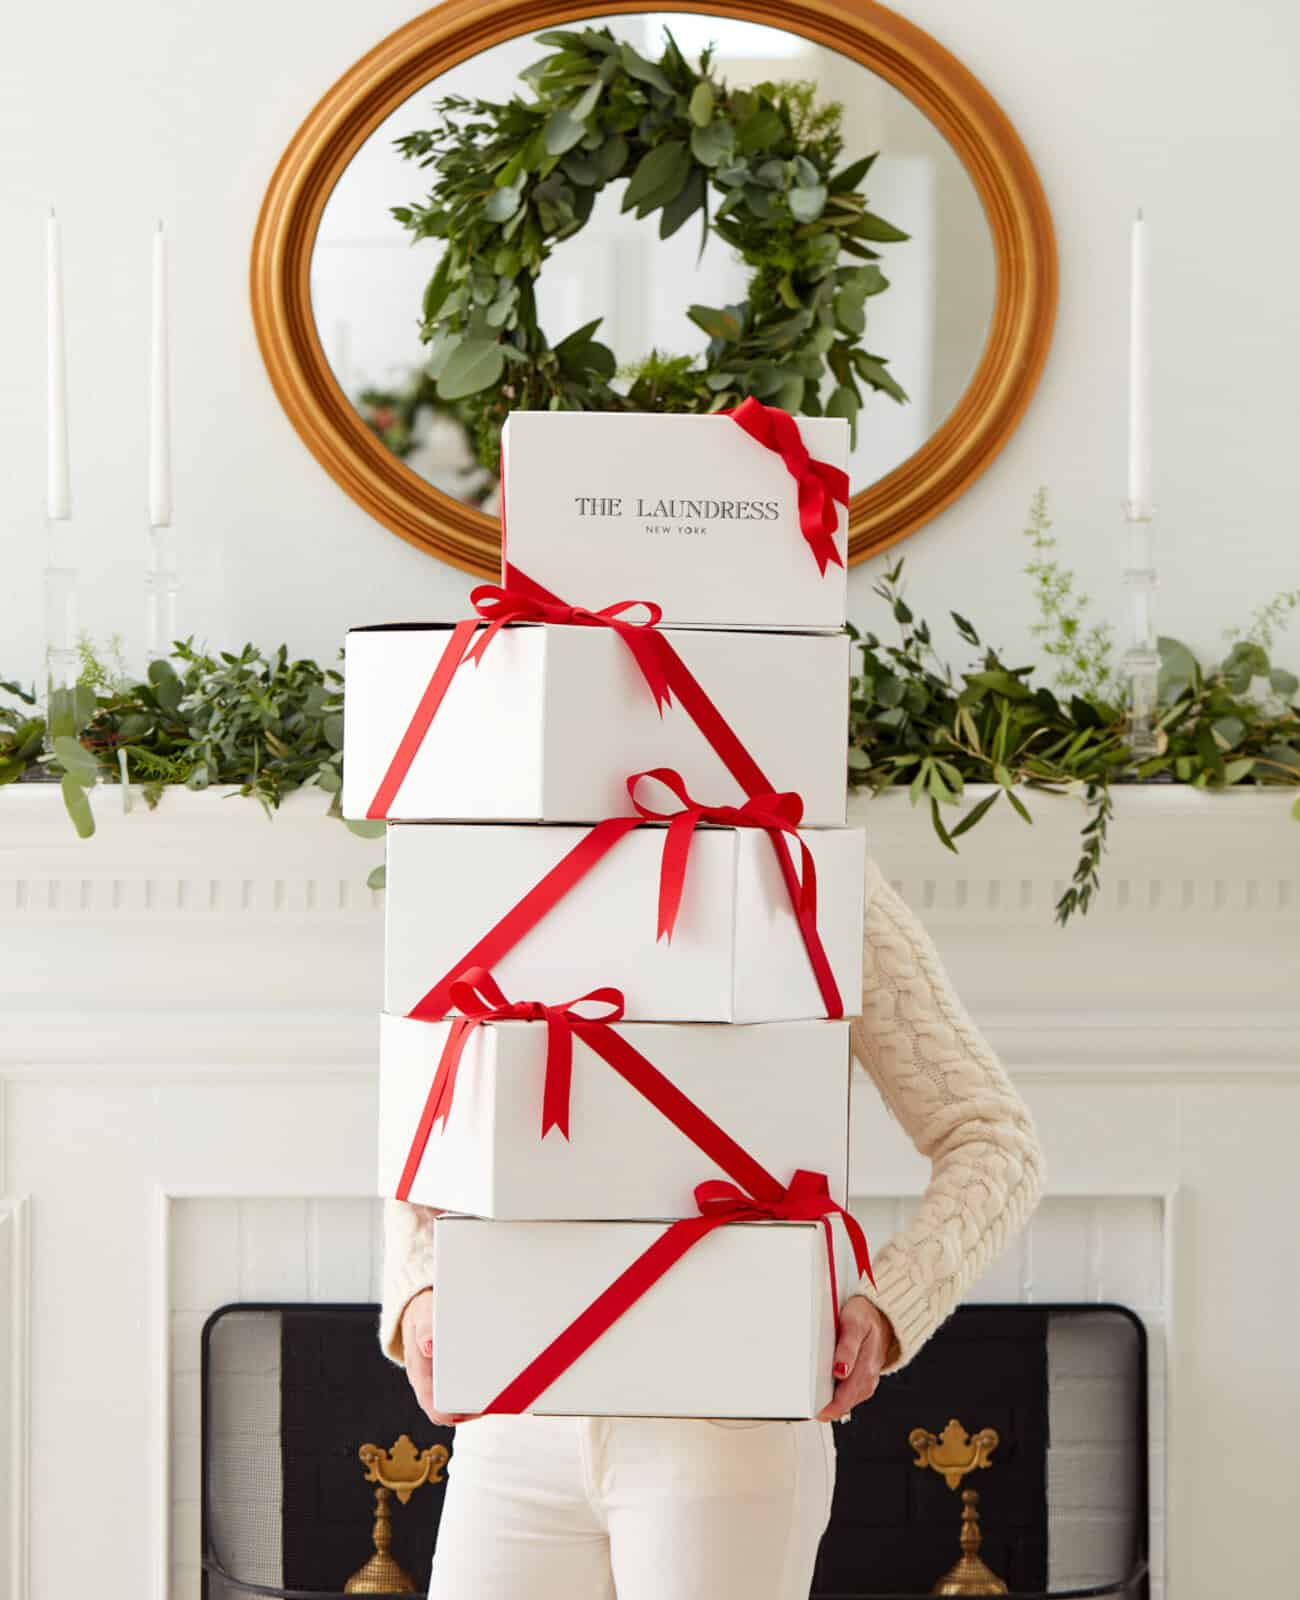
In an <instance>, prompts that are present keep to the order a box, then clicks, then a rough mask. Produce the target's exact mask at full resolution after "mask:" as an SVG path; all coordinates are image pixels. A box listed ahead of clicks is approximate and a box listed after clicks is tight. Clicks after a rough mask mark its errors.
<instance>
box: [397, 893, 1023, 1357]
mask: <svg viewBox="0 0 1300 1600" xmlns="http://www.w3.org/2000/svg"><path fill="white" fill-rule="evenodd" d="M862 991H863V1014H862V1016H861V1017H860V1018H859V1019H857V1020H855V1021H854V1022H853V1024H852V1026H851V1029H850V1033H851V1037H852V1041H853V1053H854V1055H855V1056H856V1057H857V1058H858V1060H859V1061H860V1062H861V1064H862V1065H863V1066H864V1067H865V1068H866V1070H867V1072H868V1073H870V1075H871V1078H872V1081H873V1082H874V1083H875V1085H876V1088H877V1089H878V1090H879V1091H880V1094H881V1097H882V1098H883V1100H884V1102H885V1105H886V1106H887V1107H888V1109H889V1111H890V1113H891V1114H892V1115H893V1117H894V1118H895V1119H896V1120H897V1121H898V1122H899V1123H900V1124H901V1126H902V1128H903V1130H904V1131H905V1132H906V1133H907V1135H908V1137H909V1138H910V1139H911V1141H912V1143H913V1144H914V1145H915V1146H916V1148H917V1149H918V1150H919V1151H920V1152H921V1154H922V1155H924V1156H926V1157H928V1159H929V1161H930V1182H929V1185H928V1186H927V1188H926V1191H925V1194H924V1196H923V1197H922V1200H921V1204H920V1206H919V1207H918V1208H917V1212H916V1215H915V1216H914V1217H913V1219H912V1222H911V1223H910V1225H909V1226H908V1227H907V1229H906V1230H905V1231H904V1232H902V1233H900V1234H899V1235H897V1237H895V1238H893V1239H890V1240H889V1242H888V1243H887V1244H885V1245H884V1246H882V1247H881V1248H880V1249H879V1250H878V1251H876V1250H873V1252H872V1255H873V1262H872V1266H873V1270H874V1272H875V1275H876V1287H875V1288H874V1289H873V1288H872V1286H871V1284H870V1283H869V1282H868V1281H867V1280H866V1279H865V1278H864V1279H863V1281H862V1283H861V1285H860V1288H859V1292H860V1293H861V1294H864V1295H865V1296H866V1297H867V1299H869V1300H871V1301H873V1302H874V1303H875V1304H876V1305H878V1306H879V1307H880V1309H881V1310H882V1311H883V1312H884V1313H885V1315H886V1316H887V1317H888V1318H889V1320H890V1322H891V1323H892V1324H893V1326H894V1334H895V1338H894V1343H893V1345H892V1347H891V1349H890V1351H889V1353H888V1355H887V1357H886V1362H885V1367H884V1371H885V1372H895V1371H897V1370H898V1368H899V1367H902V1366H905V1365H906V1364H907V1362H908V1361H910V1360H911V1359H912V1357H913V1356H914V1355H915V1354H916V1352H917V1351H918V1350H919V1349H920V1348H921V1346H922V1345H923V1344H924V1343H925V1341H926V1340H927V1339H928V1338H929V1337H930V1335H931V1334H932V1333H933V1332H934V1331H935V1329H936V1328H937V1327H938V1326H939V1324H940V1323H941V1322H943V1320H944V1319H945V1318H946V1317H947V1316H948V1315H949V1314H950V1313H951V1312H952V1311H953V1310H954V1309H955V1308H956V1306H957V1304H958V1302H959V1301H960V1300H961V1298H962V1295H963V1294H964V1293H965V1292H966V1290H967V1289H968V1288H969V1287H970V1286H971V1284H972V1283H973V1282H974V1281H975V1279H976V1278H977V1277H978V1276H979V1274H980V1273H981V1272H983V1270H984V1269H985V1267H987V1266H988V1264H989V1263H990V1262H991V1261H992V1260H993V1258H994V1256H996V1255H997V1254H998V1253H999V1252H1000V1251H1001V1250H1002V1248H1003V1246H1004V1245H1005V1244H1006V1243H1007V1242H1008V1240H1009V1239H1010V1238H1011V1237H1012V1235H1013V1234H1014V1233H1015V1232H1016V1231H1017V1230H1018V1229H1019V1228H1020V1227H1022V1226H1023V1224H1024V1223H1025V1221H1026V1220H1027V1218H1028V1217H1029V1214H1030V1212H1031V1211H1032V1210H1033V1209H1034V1206H1035V1205H1036V1204H1037V1201H1038V1196H1039V1192H1040V1189H1041V1186H1042V1180H1043V1157H1042V1151H1041V1149H1040V1148H1039V1144H1038V1140H1037V1137H1036V1136H1035V1133H1034V1127H1033V1123H1032V1122H1031V1120H1030V1117H1029V1112H1028V1111H1027V1109H1026V1108H1025V1105H1024V1102H1023V1101H1022V1100H1021V1098H1020V1096H1019V1095H1018V1094H1017V1093H1016V1090H1015V1089H1014V1088H1013V1087H1012V1084H1011V1082H1010V1080H1009V1079H1008V1077H1007V1075H1006V1073H1005V1072H1004V1071H1003V1069H1002V1067H1001V1066H1000V1064H999V1063H998V1060H997V1058H996V1057H995V1056H994V1054H993V1052H992V1050H990V1048H989V1046H988V1044H987V1043H986V1042H985V1040H984V1039H983V1038H982V1037H981V1035H980V1033H979V1032H978V1030H977V1029H976V1028H975V1025H974V1023H973V1022H972V1021H971V1019H970V1017H969V1015H968V1014H967V1012H966V1010H965V1008H964V1007H963V1006H962V1003H961V1001H960V1000H959V999H958V998H957V996H956V994H955V993H954V992H953V989H952V986H951V984H950V983H949V981H948V977H947V974H946V973H945V971H944V969H943V965H942V963H941V961H940V960H939V955H938V952H937V951H936V949H935V947H934V944H933V942H932V941H931V939H930V937H929V935H928V934H927V933H926V931H925V929H924V928H923V927H922V926H921V924H920V923H919V922H918V921H917V919H916V917H915V916H913V914H912V913H911V911H910V910H909V909H908V908H907V906H906V905H905V904H904V902H903V901H902V899H900V897H899V896H898V895H897V894H896V893H895V891H894V890H893V889H892V888H891V887H890V886H889V884H887V883H886V882H885V880H884V878H883V877H882V875H881V872H880V869H879V867H878V866H877V865H876V864H875V862H869V863H868V866H867V880H866V921H865V934H864V938H863V944H862ZM434 1215H435V1213H434V1212H433V1211H431V1210H430V1209H429V1208H427V1207H425V1206H414V1205H408V1204H404V1203H403V1202H401V1201H399V1200H386V1201H385V1202H384V1300H383V1308H382V1312H381V1315H380V1322H379V1340H380V1344H381V1345H382V1347H383V1350H384V1353H385V1355H387V1356H388V1357H389V1358H390V1359H391V1360H393V1361H396V1362H401V1361H402V1359H403V1355H402V1330H401V1322H402V1312H403V1311H404V1310H405V1309H406V1305H407V1302H408V1301H409V1300H410V1299H411V1297H412V1296H413V1295H415V1294H417V1293H418V1292H419V1291H420V1290H421V1289H423V1288H426V1287H427V1286H428V1284H429V1263H430V1261H431V1259H432V1251H433V1235H432V1226H433V1219H434Z"/></svg>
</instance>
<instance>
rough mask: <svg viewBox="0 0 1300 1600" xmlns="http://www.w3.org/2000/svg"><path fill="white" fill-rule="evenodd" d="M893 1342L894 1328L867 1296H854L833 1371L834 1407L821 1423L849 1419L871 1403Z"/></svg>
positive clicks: (843, 1318)
mask: <svg viewBox="0 0 1300 1600" xmlns="http://www.w3.org/2000/svg"><path fill="white" fill-rule="evenodd" d="M893 1338H894V1328H893V1324H892V1323H891V1322H890V1320H889V1318H888V1317H887V1316H886V1315H885V1313H884V1312H883V1311H881V1310H880V1309H879V1308H878V1307H876V1306H874V1305H872V1303H871V1301H870V1300H868V1299H867V1298H866V1296H865V1295H860V1294H855V1295H851V1296H850V1297H849V1299H847V1300H846V1301H845V1302H844V1306H843V1309H842V1310H841V1311H840V1338H839V1343H838V1344H837V1345H836V1346H835V1365H834V1366H833V1367H832V1369H831V1370H832V1372H833V1373H834V1376H835V1378H836V1379H837V1380H838V1381H837V1382H836V1384H835V1393H834V1394H833V1395H832V1396H831V1403H830V1405H828V1406H826V1407H825V1409H824V1410H822V1411H820V1412H818V1414H817V1420H818V1422H834V1421H836V1420H837V1419H838V1418H840V1417H847V1416H848V1414H849V1412H850V1411H852V1410H853V1408H854V1406H856V1405H859V1404H860V1403H861V1402H862V1401H863V1400H870V1398H871V1397H872V1395H873V1394H875V1392H876V1385H877V1384H878V1383H879V1382H880V1369H881V1367H883V1366H884V1364H885V1357H886V1355H887V1354H888V1352H889V1347H890V1345H891V1344H892V1342H893Z"/></svg>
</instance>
